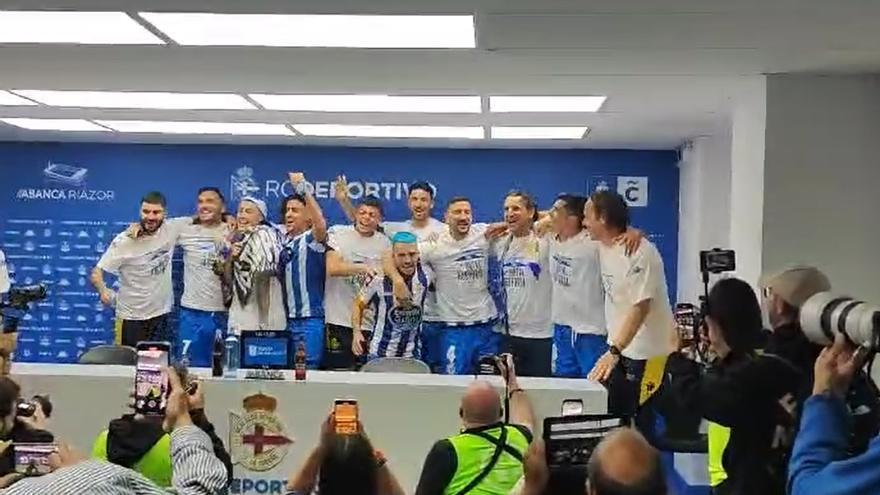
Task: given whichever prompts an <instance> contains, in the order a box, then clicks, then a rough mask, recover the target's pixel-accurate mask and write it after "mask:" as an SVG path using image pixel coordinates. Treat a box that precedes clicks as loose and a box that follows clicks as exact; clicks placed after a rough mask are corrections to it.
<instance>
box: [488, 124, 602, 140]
mask: <svg viewBox="0 0 880 495" xmlns="http://www.w3.org/2000/svg"><path fill="white" fill-rule="evenodd" d="M587 130H588V128H587V127H583V126H581V127H493V128H492V139H583V138H584V136H585V135H586V133H587Z"/></svg>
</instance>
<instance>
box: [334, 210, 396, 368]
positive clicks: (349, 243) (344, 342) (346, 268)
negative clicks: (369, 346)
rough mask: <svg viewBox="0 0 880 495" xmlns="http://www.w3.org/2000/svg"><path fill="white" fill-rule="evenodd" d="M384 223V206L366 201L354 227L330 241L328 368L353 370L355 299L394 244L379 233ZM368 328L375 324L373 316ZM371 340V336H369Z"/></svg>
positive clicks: (340, 227) (344, 228) (340, 229)
mask: <svg viewBox="0 0 880 495" xmlns="http://www.w3.org/2000/svg"><path fill="white" fill-rule="evenodd" d="M381 221H382V203H380V202H379V200H378V199H376V198H372V197H370V198H366V199H364V200H363V201H362V202H361V204H360V205H358V207H357V215H356V220H355V224H354V226H353V227H352V226H348V225H345V226H343V225H337V226H334V227H332V228H331V229H330V232H329V237H328V239H327V246H328V248H329V249H330V251H328V252H327V285H326V287H325V290H324V318H325V320H326V322H327V327H326V332H327V348H326V349H325V351H324V352H325V353H324V366H325V367H326V368H329V369H353V368H354V367H355V364H356V360H355V356H354V353H353V352H352V338H353V330H352V327H351V310H352V307H353V306H354V302H355V297H357V295H358V293H360V291H361V290H362V289H363V288H364V287H366V285H367V284H368V283H370V281H371V280H372V278H373V277H374V276H376V275H377V274H378V273H379V272H380V271H381V270H380V267H381V265H382V256H383V255H384V253H385V251H387V250H388V249H390V248H391V241H390V240H389V239H388V237H386V236H385V234H382V233H381V232H379V231H378V228H379V223H380V222H381ZM367 317H368V318H369V320H368V321H367V324H365V328H370V327H371V325H372V317H373V315H372V314H370V315H367ZM365 338H366V339H367V341H369V336H367V335H365Z"/></svg>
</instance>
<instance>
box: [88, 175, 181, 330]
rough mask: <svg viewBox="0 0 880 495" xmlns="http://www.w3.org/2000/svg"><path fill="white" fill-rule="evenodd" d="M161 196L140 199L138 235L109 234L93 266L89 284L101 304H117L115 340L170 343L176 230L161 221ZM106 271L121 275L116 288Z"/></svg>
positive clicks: (163, 218) (162, 217)
mask: <svg viewBox="0 0 880 495" xmlns="http://www.w3.org/2000/svg"><path fill="white" fill-rule="evenodd" d="M165 204H166V201H165V196H163V195H162V194H161V193H159V192H151V193H148V194H147V195H145V196H144V197H143V199H142V200H141V221H140V229H139V231H138V233H137V236H136V237H132V236H130V235H129V233H128V232H123V233H121V234H119V235H117V236H116V238H115V239H113V242H112V243H111V244H110V246H109V247H108V248H107V250H106V251H105V252H104V254H103V256H101V259H100V260H99V261H98V265H97V266H96V267H95V268H94V269H93V270H92V277H91V279H92V284H93V285H94V286H95V289H97V291H98V293H99V294H100V297H101V302H102V303H104V304H105V305H108V306H109V305H112V304H114V302H115V305H116V340H117V342H119V343H121V344H123V345H128V346H132V347H134V346H136V345H137V343H138V342H140V341H147V340H153V341H168V342H174V338H173V332H172V329H171V328H169V325H168V314H169V313H170V312H171V306H172V304H173V302H174V301H173V299H174V294H173V293H172V290H171V256H172V254H173V252H174V243H175V241H176V240H177V231H176V230H175V228H174V227H173V226H171V225H166V224H165ZM104 272H108V273H111V274H113V275H116V276H118V277H119V293H118V295H117V294H114V293H113V291H112V290H111V289H109V288H108V287H107V285H106V284H105V283H104Z"/></svg>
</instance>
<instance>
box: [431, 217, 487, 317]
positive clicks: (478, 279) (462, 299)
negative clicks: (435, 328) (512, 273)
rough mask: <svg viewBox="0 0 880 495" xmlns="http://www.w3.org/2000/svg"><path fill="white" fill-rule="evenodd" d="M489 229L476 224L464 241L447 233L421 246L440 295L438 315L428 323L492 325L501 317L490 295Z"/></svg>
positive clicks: (434, 315) (437, 308) (435, 314)
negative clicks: (489, 323)
mask: <svg viewBox="0 0 880 495" xmlns="http://www.w3.org/2000/svg"><path fill="white" fill-rule="evenodd" d="M486 227H487V225H486V224H473V225H472V226H471V229H470V232H469V233H468V234H467V236H466V237H465V238H464V239H462V240H460V241H457V240H455V239H453V238H452V235H451V234H450V233H449V230H448V229H447V230H446V231H445V232H443V233H442V234H440V236H439V237H438V238H437V239H436V240H435V241H431V242H420V243H419V254H420V257H421V260H422V262H423V263H425V264H427V265H428V266H430V267H431V269H432V270H433V271H434V277H435V278H434V286H435V288H436V291H437V305H436V306H435V308H434V309H435V310H436V312H435V313H434V314H432V315H426V317H425V318H426V320H428V321H439V322H442V323H444V324H447V325H457V326H461V325H474V324H479V323H488V322H490V321H492V320H494V319H495V318H496V317H497V315H498V311H497V310H496V309H495V303H494V302H493V301H492V297H491V295H490V294H489V283H488V280H489V273H488V272H489V241H488V240H487V239H486V235H485V234H486ZM429 318H430V319H429Z"/></svg>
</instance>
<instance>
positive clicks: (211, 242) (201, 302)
mask: <svg viewBox="0 0 880 495" xmlns="http://www.w3.org/2000/svg"><path fill="white" fill-rule="evenodd" d="M196 201H197V203H196V216H195V217H194V218H183V219H181V221H182V223H183V225H182V226H181V227H180V230H179V235H178V237H177V245H178V246H180V248H181V250H182V251H183V295H182V296H181V297H180V314H179V320H180V321H179V325H178V330H177V339H178V350H179V353H180V355H181V356H185V357H186V358H187V360H188V361H189V364H190V365H191V366H195V367H202V368H206V367H210V366H211V356H212V353H213V347H214V339H215V338H216V335H217V331H218V330H219V331H220V332H221V334H223V337H224V338H225V333H226V329H227V326H228V324H229V323H228V312H227V308H226V301H225V300H224V297H223V284H222V282H221V279H220V277H219V276H218V275H217V273H216V272H215V265H216V264H217V263H218V261H219V260H220V254H221V250H222V248H223V244H224V241H225V239H226V238H227V237H228V236H229V233H230V227H229V226H228V225H227V224H226V223H224V221H223V214H224V211H225V206H224V198H223V194H222V193H221V192H220V190H219V189H217V188H216V187H203V188H201V189H199V191H198V196H197V199H196ZM174 220H175V221H176V219H174Z"/></svg>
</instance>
